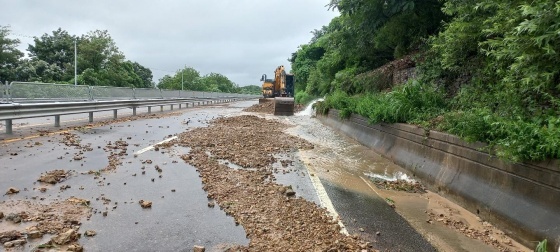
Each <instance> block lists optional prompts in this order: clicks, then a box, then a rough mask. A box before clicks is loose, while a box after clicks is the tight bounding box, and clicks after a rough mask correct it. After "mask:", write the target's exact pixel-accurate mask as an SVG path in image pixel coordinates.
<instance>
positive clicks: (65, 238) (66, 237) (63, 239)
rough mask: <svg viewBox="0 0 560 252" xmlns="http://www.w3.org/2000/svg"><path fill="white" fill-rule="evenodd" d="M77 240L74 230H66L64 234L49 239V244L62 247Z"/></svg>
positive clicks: (76, 233) (77, 235) (77, 236)
mask: <svg viewBox="0 0 560 252" xmlns="http://www.w3.org/2000/svg"><path fill="white" fill-rule="evenodd" d="M78 238H79V234H78V232H76V230H74V229H68V230H67V231H66V232H64V233H61V234H59V235H57V236H55V237H53V238H52V239H51V242H52V243H54V244H57V245H64V244H68V243H70V242H73V241H76V240H78Z"/></svg>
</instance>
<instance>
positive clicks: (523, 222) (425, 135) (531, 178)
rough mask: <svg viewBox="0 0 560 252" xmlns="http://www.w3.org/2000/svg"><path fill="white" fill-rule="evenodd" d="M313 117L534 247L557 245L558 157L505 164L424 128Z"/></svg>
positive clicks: (559, 234)
mask: <svg viewBox="0 0 560 252" xmlns="http://www.w3.org/2000/svg"><path fill="white" fill-rule="evenodd" d="M317 118H319V120H321V122H323V123H324V124H325V125H328V126H330V127H332V128H334V129H336V130H338V131H340V132H342V133H344V134H346V135H348V136H349V137H351V138H353V139H355V140H357V141H359V142H360V143H361V144H363V145H365V146H368V147H370V148H372V149H373V150H375V152H377V153H379V154H381V155H383V156H385V157H387V158H389V159H391V160H393V162H395V163H396V164H398V165H400V166H401V167H404V168H406V169H407V170H409V171H411V172H412V173H413V174H414V176H416V177H417V178H418V179H420V181H423V182H424V184H425V185H426V186H427V187H428V188H429V189H431V190H432V191H435V192H438V193H440V194H443V195H444V196H445V197H446V198H449V199H451V200H453V201H455V202H456V203H458V204H460V205H461V206H463V207H465V208H466V209H467V210H469V211H471V212H473V213H476V214H477V215H478V216H479V217H480V218H482V219H483V220H486V221H489V222H490V223H492V224H494V225H495V226H497V227H499V228H500V229H502V230H503V231H504V232H505V233H506V234H508V235H510V236H512V237H513V238H515V239H516V240H518V241H519V242H521V243H523V244H524V245H526V246H528V247H529V248H534V247H535V246H536V243H537V241H540V240H543V239H545V238H546V239H548V247H549V248H554V251H556V249H558V246H559V244H560V162H558V160H553V161H547V162H541V163H508V162H504V161H502V160H500V159H498V158H496V157H494V156H491V155H489V154H487V153H485V152H482V151H479V149H480V148H482V147H484V145H483V144H481V143H467V142H465V141H462V140H461V139H459V138H458V137H456V136H453V135H449V134H445V133H441V132H437V131H429V132H428V131H426V130H424V129H422V128H419V127H416V126H413V125H408V124H376V125H370V124H369V123H368V121H367V119H366V118H363V117H361V116H356V115H352V116H351V117H350V118H349V119H345V120H341V119H340V118H339V116H338V112H337V111H336V110H330V112H329V114H328V116H318V117H317Z"/></svg>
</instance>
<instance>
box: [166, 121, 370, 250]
mask: <svg viewBox="0 0 560 252" xmlns="http://www.w3.org/2000/svg"><path fill="white" fill-rule="evenodd" d="M287 127H289V126H288V125H285V124H283V123H280V122H278V121H275V120H266V119H263V118H260V117H257V116H250V115H245V116H238V117H226V118H219V119H216V120H214V121H213V122H212V124H211V125H210V126H209V127H207V128H195V129H193V130H191V131H187V132H185V133H182V134H179V136H178V139H177V140H174V141H172V142H168V143H166V144H163V145H160V147H162V148H163V147H170V146H171V145H175V144H178V145H182V146H186V147H190V148H191V151H190V152H189V153H188V154H185V155H183V156H182V159H183V160H185V162H187V163H189V164H191V165H193V166H195V167H196V169H197V170H198V172H199V174H200V177H201V179H202V182H203V184H204V185H203V189H204V190H206V191H207V193H208V198H209V199H210V200H213V201H215V202H216V204H217V205H218V206H219V207H220V208H221V209H223V210H224V211H225V212H226V213H227V214H228V215H231V216H232V217H233V218H234V219H235V222H236V224H241V225H242V226H243V227H244V229H245V231H246V233H247V237H248V238H249V239H250V243H249V245H248V246H247V247H237V248H235V250H241V251H360V250H366V251H371V250H372V249H371V248H370V246H369V244H368V243H366V242H365V241H361V240H359V239H358V237H357V236H346V235H344V234H341V233H340V230H341V228H340V226H339V225H338V220H336V219H333V218H332V217H331V216H330V215H329V213H328V212H327V210H326V209H324V208H321V207H320V206H318V205H317V204H315V203H313V202H310V201H307V200H305V199H303V198H301V197H295V196H294V194H295V192H294V193H292V192H293V190H291V191H290V190H288V189H289V188H286V187H285V186H283V185H279V184H277V183H275V182H273V181H274V175H273V172H272V168H271V167H272V164H273V163H275V162H276V159H275V158H274V157H273V154H278V153H291V152H293V151H296V150H298V149H310V148H313V145H312V144H310V143H309V142H307V141H305V140H303V139H300V138H297V137H294V136H291V135H288V134H285V133H283V130H284V129H286V128H287ZM220 160H227V161H229V162H231V163H234V164H237V165H239V166H241V167H243V168H248V169H243V168H240V169H233V168H230V167H229V166H228V165H227V164H225V163H221V162H220ZM288 191H290V192H289V193H287V192H288ZM211 202H212V201H211Z"/></svg>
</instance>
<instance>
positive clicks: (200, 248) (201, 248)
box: [193, 245, 206, 252]
mask: <svg viewBox="0 0 560 252" xmlns="http://www.w3.org/2000/svg"><path fill="white" fill-rule="evenodd" d="M204 251H206V248H205V247H204V246H200V245H194V248H193V252H204Z"/></svg>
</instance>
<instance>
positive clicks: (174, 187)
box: [0, 101, 434, 251]
mask: <svg viewBox="0 0 560 252" xmlns="http://www.w3.org/2000/svg"><path fill="white" fill-rule="evenodd" d="M256 102H257V101H243V102H235V103H231V104H227V105H226V104H223V105H210V106H205V107H195V108H188V109H183V110H180V112H181V113H180V114H178V115H173V116H168V117H161V118H154V119H140V120H134V121H127V122H122V123H114V124H108V125H104V126H98V127H91V128H89V127H86V128H80V129H79V130H72V131H71V132H72V133H74V134H76V135H77V136H78V137H79V139H80V144H90V146H91V147H92V148H93V150H92V151H87V152H84V154H83V157H84V158H83V159H81V160H73V157H74V155H75V154H76V153H79V151H80V150H79V149H75V148H73V147H68V146H66V145H64V144H62V143H60V140H61V139H62V136H61V135H60V134H51V135H47V136H39V135H37V134H36V132H37V130H50V131H55V130H57V129H56V128H54V127H52V125H50V123H49V122H48V121H47V122H45V121H40V119H29V120H27V121H25V120H22V121H20V122H19V123H20V125H18V126H17V127H18V128H14V131H16V130H17V131H18V132H19V133H18V134H19V135H17V137H14V136H8V135H5V134H0V139H2V140H0V146H1V148H0V185H1V186H0V190H6V189H7V188H8V187H11V186H14V187H17V188H20V189H21V192H20V193H19V194H17V195H12V196H9V195H2V196H0V203H1V202H2V201H8V200H26V199H27V200H30V199H31V198H32V197H38V198H43V199H42V201H41V202H45V203H47V202H50V201H52V200H54V199H65V198H68V197H71V196H75V197H79V198H84V199H89V200H90V201H91V206H92V208H93V212H94V214H93V216H92V217H91V219H90V220H88V221H84V222H83V224H82V227H81V228H80V231H85V230H95V231H96V232H97V236H95V237H92V238H87V237H84V238H81V239H80V243H81V244H82V245H84V248H85V249H86V250H88V251H191V250H192V248H193V246H194V245H203V246H205V247H206V249H207V251H221V250H223V249H224V248H227V247H228V246H230V245H235V244H237V245H246V244H248V240H247V239H246V238H245V232H244V230H243V228H242V227H241V226H236V225H235V223H234V220H233V219H232V218H231V217H228V216H226V215H225V213H224V212H223V211H222V210H220V209H219V208H209V207H208V206H207V202H208V200H207V197H206V193H205V192H204V191H203V190H202V188H201V186H202V184H201V181H200V178H199V177H198V174H197V172H196V170H195V168H193V167H191V166H189V165H187V164H185V163H184V162H183V161H182V160H181V159H180V158H179V155H181V154H183V153H186V152H187V151H188V150H187V149H183V148H178V147H174V148H173V149H172V150H168V149H165V150H157V151H156V150H155V149H151V150H147V151H144V150H146V148H148V147H150V146H152V145H154V144H156V143H158V142H161V141H163V140H165V139H169V138H170V137H173V135H175V134H177V133H180V132H183V131H185V130H188V129H191V128H194V127H204V126H206V125H207V122H208V121H209V120H211V119H213V118H216V117H219V116H226V115H235V114H239V113H240V111H241V109H242V108H245V107H248V106H250V105H252V104H255V103H256ZM175 112H176V111H175ZM140 113H141V111H139V114H140ZM106 114H107V113H106ZM106 114H103V113H99V114H98V116H101V117H103V116H110V117H112V113H110V114H109V115H106ZM84 119H85V120H84ZM98 119H102V118H98ZM69 120H71V121H69V122H66V126H70V125H84V124H85V123H86V122H87V115H85V116H82V117H80V116H74V117H70V118H69ZM187 121H188V122H189V123H188V124H186V122H187ZM296 123H297V122H296ZM63 124H64V118H63ZM21 137H23V138H25V139H23V140H22V139H19V138H21ZM116 140H123V141H126V142H127V143H128V149H127V155H126V156H124V157H123V159H122V160H121V161H122V165H120V166H118V168H117V169H116V170H115V171H112V172H108V173H99V176H97V178H96V176H95V174H85V173H88V172H89V171H98V170H100V169H103V168H104V167H106V166H107V165H108V164H109V161H108V158H107V156H108V155H109V153H110V152H108V151H106V150H104V147H105V146H106V145H107V144H108V143H109V142H112V143H114V142H115V141H116ZM36 143H40V145H36ZM15 154H17V155H15ZM135 154H136V155H135ZM146 160H151V161H152V163H151V164H147V163H144V164H143V163H142V161H146ZM155 165H158V166H159V167H160V168H161V169H162V172H161V174H160V173H158V172H157V171H156V169H155V168H154V167H155ZM54 169H65V170H72V171H73V172H72V174H73V175H72V176H71V177H70V178H69V179H68V180H66V181H65V182H63V183H62V184H57V185H56V186H46V187H48V190H47V192H45V193H41V192H39V191H38V190H34V188H35V189H36V188H38V187H39V184H38V182H36V180H37V179H38V178H39V177H40V175H41V173H43V172H46V171H50V170H54ZM294 169H295V172H291V173H288V174H285V175H283V174H277V175H276V176H277V182H278V183H282V184H289V185H292V187H293V188H294V190H295V191H296V192H297V195H299V196H302V197H304V198H306V199H308V200H310V201H314V202H317V203H319V204H324V201H325V199H324V197H325V196H326V197H327V199H328V201H330V202H331V204H332V206H334V209H333V210H334V211H336V212H337V213H338V214H339V215H340V216H341V218H342V222H343V223H344V225H345V226H346V229H347V230H348V231H349V232H350V233H351V234H359V235H360V236H362V237H363V238H364V239H366V240H368V241H371V242H372V243H373V244H374V246H375V247H376V248H379V249H387V250H390V251H394V250H399V251H433V250H434V248H433V247H432V246H431V245H430V244H429V243H428V242H427V241H426V240H425V239H424V238H423V237H422V236H421V235H419V234H418V233H417V232H416V231H415V230H414V229H413V228H412V227H411V226H410V225H409V224H408V222H407V221H406V220H405V219H403V218H402V217H401V216H400V215H399V214H397V213H396V212H395V211H394V210H393V209H391V208H390V207H389V206H388V204H387V203H386V202H385V200H384V199H382V198H380V197H379V196H374V195H371V194H367V195H366V194H360V193H357V192H355V191H352V190H348V189H347V188H343V187H341V186H340V185H338V184H334V183H330V182H329V181H325V180H324V179H323V180H319V181H323V183H321V185H320V186H321V187H324V188H323V190H324V191H325V192H326V195H323V196H322V197H323V198H321V196H318V195H321V193H320V192H319V193H318V192H317V184H314V182H312V179H311V177H312V176H314V175H313V174H311V173H310V172H309V171H308V169H307V168H306V165H305V163H304V162H301V161H296V162H295V164H294ZM143 171H145V174H142V172H143ZM159 175H161V177H159ZM61 185H70V186H71V187H70V188H69V189H67V190H64V191H61V190H59V189H58V188H59V187H60V186H61ZM24 189H27V190H24ZM103 198H104V199H105V200H103ZM107 199H109V200H110V201H108V200H107ZM139 200H149V201H152V202H153V206H152V208H151V209H142V208H141V207H140V206H139V205H138V201H139ZM105 211H106V212H107V216H103V214H102V212H105ZM5 224H6V223H4V225H3V223H1V222H0V232H1V231H4V230H6V229H8V228H10V226H6V225H5ZM360 228H363V229H364V231H363V232H361V231H359V229H360ZM378 231H380V234H377V232H378ZM36 245H37V244H33V243H28V244H27V245H26V247H25V250H29V249H31V248H33V246H36Z"/></svg>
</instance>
